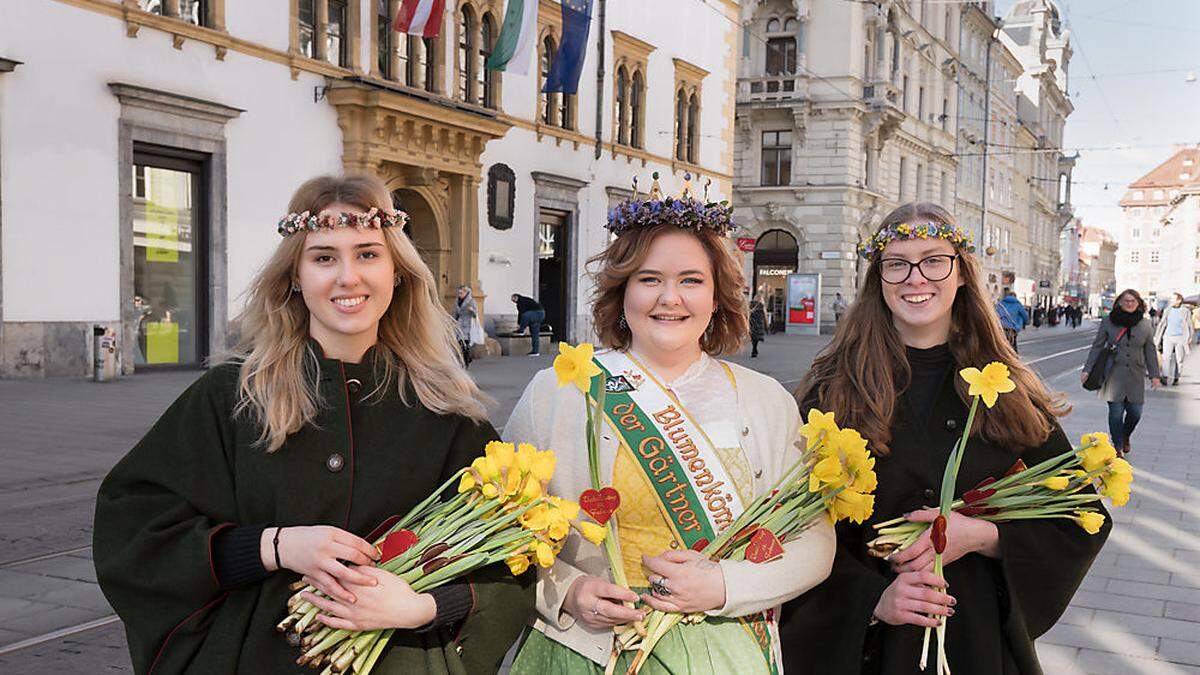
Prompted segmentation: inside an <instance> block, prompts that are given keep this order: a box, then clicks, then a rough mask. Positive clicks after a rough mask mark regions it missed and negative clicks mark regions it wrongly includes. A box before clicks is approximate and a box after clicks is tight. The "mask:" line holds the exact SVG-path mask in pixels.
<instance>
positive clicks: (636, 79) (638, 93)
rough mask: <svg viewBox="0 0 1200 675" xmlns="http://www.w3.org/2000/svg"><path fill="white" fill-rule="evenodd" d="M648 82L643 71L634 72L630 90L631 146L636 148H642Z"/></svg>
mask: <svg viewBox="0 0 1200 675" xmlns="http://www.w3.org/2000/svg"><path fill="white" fill-rule="evenodd" d="M645 101H646V81H645V78H643V77H642V71H640V70H638V71H634V73H633V86H632V87H630V89H629V144H630V145H632V146H633V147H635V148H640V147H642V136H643V133H642V124H643V120H645V119H646V111H645V110H643V107H644V106H645V105H646V103H645Z"/></svg>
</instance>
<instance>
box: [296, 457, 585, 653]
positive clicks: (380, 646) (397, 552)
mask: <svg viewBox="0 0 1200 675" xmlns="http://www.w3.org/2000/svg"><path fill="white" fill-rule="evenodd" d="M555 463H556V458H555V456H554V453H553V452H552V451H549V450H546V451H539V450H537V449H536V448H534V447H533V446H532V445H529V444H527V443H521V444H520V445H518V446H515V447H514V445H513V444H512V443H501V442H499V441H493V442H491V443H488V444H487V447H486V448H484V455H483V456H482V457H479V458H477V459H476V460H475V461H474V462H472V463H471V466H469V467H467V468H464V469H461V470H459V471H458V472H457V473H455V474H454V476H452V477H451V478H450V480H448V481H446V483H445V484H443V485H442V486H441V487H439V488H438V489H437V490H435V491H434V492H433V493H432V494H431V495H430V496H429V497H428V498H426V499H425V501H423V502H421V503H420V504H418V505H417V506H416V507H415V508H413V510H412V511H410V512H409V513H408V515H406V516H404V517H403V518H401V519H400V520H399V521H398V522H397V523H396V524H395V525H393V526H392V527H391V528H389V530H388V531H387V533H386V534H385V535H384V536H383V537H380V538H379V539H378V540H377V541H375V542H373V543H374V544H375V545H376V546H378V547H379V550H380V554H381V558H380V561H379V562H378V563H377V564H376V566H377V567H379V568H380V569H384V570H387V571H388V572H391V573H393V574H395V575H397V576H399V577H400V578H401V579H404V581H406V582H408V584H409V585H410V586H411V587H412V589H413V590H414V591H417V592H422V591H427V590H429V589H431V588H434V587H436V586H440V585H442V584H445V583H448V582H450V581H452V580H454V579H457V578H459V577H462V576H464V575H466V574H469V573H471V572H473V571H475V570H478V569H480V568H482V567H485V566H487V565H491V564H493V563H497V562H500V561H504V562H505V563H506V564H507V565H508V567H509V569H510V570H511V571H512V573H513V574H514V575H517V574H521V573H523V572H525V570H527V569H528V568H529V566H530V565H531V564H537V565H539V566H541V567H549V566H551V565H552V564H553V563H554V559H555V557H556V556H557V555H558V553H559V552H560V551H561V550H562V546H563V541H564V540H565V539H566V537H567V535H568V534H569V533H570V531H571V529H572V528H574V529H576V530H578V531H579V532H580V533H581V534H582V535H583V536H584V537H586V538H587V539H589V540H590V541H592V542H594V543H597V544H599V543H600V541H602V540H603V538H604V533H605V530H604V528H602V527H600V526H599V525H596V524H595V523H590V522H587V521H582V520H579V505H578V504H576V503H575V502H571V501H568V500H565V499H559V498H558V497H554V496H551V495H549V494H547V493H546V484H547V483H548V482H549V480H550V478H551V476H553V475H554V468H555ZM456 482H457V483H458V489H457V493H456V494H455V495H454V496H453V497H450V498H445V497H444V493H445V492H447V491H448V490H449V488H450V487H451V486H453V485H454V483H456ZM294 588H295V589H296V590H297V592H296V594H295V595H293V596H292V597H291V598H290V599H289V600H288V603H287V606H288V615H287V617H285V618H284V619H283V621H281V622H280V623H279V625H278V626H276V628H277V629H278V630H279V631H280V632H284V633H287V634H288V639H289V641H290V642H291V643H292V644H294V645H296V646H299V647H300V649H301V655H300V657H299V659H298V660H297V663H299V664H301V665H308V666H311V667H313V668H319V667H321V666H325V669H324V670H323V671H322V673H323V675H328V674H331V673H351V672H352V673H357V674H358V675H366V674H367V673H369V672H370V671H371V668H373V667H374V665H375V662H376V661H378V660H379V658H380V656H381V655H382V654H383V650H384V648H386V646H387V643H388V640H389V639H390V638H391V636H392V633H393V632H395V631H394V629H388V630H373V631H361V632H355V631H348V630H335V629H333V628H330V627H329V626H324V625H322V624H321V623H320V622H318V621H317V620H316V616H317V614H318V610H317V608H316V607H315V606H313V605H312V604H311V603H309V602H307V601H305V600H303V599H302V598H301V597H300V596H301V594H302V593H304V592H306V591H307V592H310V593H318V594H319V591H317V590H316V589H315V588H314V587H313V586H310V585H305V584H303V583H297V584H296V585H295V586H294Z"/></svg>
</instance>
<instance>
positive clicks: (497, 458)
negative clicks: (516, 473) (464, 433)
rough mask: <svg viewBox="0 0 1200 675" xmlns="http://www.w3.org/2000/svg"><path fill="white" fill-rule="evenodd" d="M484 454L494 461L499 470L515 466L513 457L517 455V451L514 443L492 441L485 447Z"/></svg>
mask: <svg viewBox="0 0 1200 675" xmlns="http://www.w3.org/2000/svg"><path fill="white" fill-rule="evenodd" d="M483 452H484V455H485V456H486V457H487V458H488V459H490V460H492V463H493V464H495V465H496V468H497V469H507V468H508V467H510V466H512V465H513V456H514V455H515V454H516V449H515V448H514V447H513V444H512V443H504V442H501V441H491V442H490V443H488V444H487V445H486V446H484V448H483Z"/></svg>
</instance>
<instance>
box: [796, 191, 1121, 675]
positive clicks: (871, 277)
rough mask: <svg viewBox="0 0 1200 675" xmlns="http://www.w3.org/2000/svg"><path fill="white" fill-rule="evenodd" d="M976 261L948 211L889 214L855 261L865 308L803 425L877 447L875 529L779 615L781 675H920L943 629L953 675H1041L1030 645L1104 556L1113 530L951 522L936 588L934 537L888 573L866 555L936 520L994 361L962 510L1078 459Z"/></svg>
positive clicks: (843, 547)
mask: <svg viewBox="0 0 1200 675" xmlns="http://www.w3.org/2000/svg"><path fill="white" fill-rule="evenodd" d="M922 233H923V234H924V235H925V236H921V235H922ZM971 250H972V249H971V247H970V243H969V240H967V239H966V236H965V235H964V234H963V233H962V232H961V231H960V230H959V229H958V228H957V227H956V226H955V224H954V222H953V218H952V217H951V216H950V214H949V213H947V212H946V211H945V210H944V209H942V208H941V207H938V206H936V205H934V204H924V203H920V204H908V205H905V206H901V207H900V208H898V209H896V210H895V211H893V212H892V213H891V214H889V215H888V216H887V217H886V218H884V221H883V224H882V225H881V227H880V230H879V232H878V233H877V234H876V235H875V236H874V237H873V238H872V239H871V240H870V242H869V244H868V245H867V246H866V247H864V249H863V250H862V253H863V256H864V257H865V258H867V260H868V261H869V268H868V270H867V275H866V279H865V281H864V284H863V289H862V292H861V293H860V294H859V299H858V301H857V302H855V304H854V306H853V308H851V310H850V312H849V314H848V315H847V316H846V317H845V320H844V321H843V322H842V324H841V326H839V328H838V331H837V333H836V335H835V336H834V339H833V341H832V342H831V343H830V345H829V347H828V348H827V349H826V350H825V351H824V352H822V354H821V355H819V356H818V357H817V359H816V360H815V362H814V363H813V367H812V370H811V371H810V372H809V374H808V375H807V376H806V377H805V380H804V381H803V382H802V383H801V385H800V389H799V391H798V392H797V395H798V397H799V398H800V400H801V402H802V403H801V410H802V411H804V410H807V409H812V408H819V409H821V410H824V411H832V412H834V413H835V414H836V418H837V421H838V423H839V424H840V425H842V426H845V427H853V428H855V429H857V430H859V431H860V432H861V433H862V434H863V436H865V437H866V438H867V439H868V441H869V443H870V448H871V450H872V453H873V454H874V456H875V457H876V464H875V471H876V474H877V475H878V479H879V486H878V488H877V489H876V492H875V509H874V513H873V514H872V516H871V518H870V519H869V520H868V521H867V522H866V523H863V524H861V525H856V524H854V523H851V522H848V521H843V522H841V523H838V525H837V535H838V551H837V555H836V558H835V560H834V564H833V572H832V574H830V576H829V578H828V579H827V580H826V581H825V582H824V583H822V584H821V585H819V586H817V587H816V588H814V589H813V590H811V591H809V592H808V593H805V594H804V595H802V596H800V597H799V598H797V599H795V600H793V601H792V602H791V603H788V604H787V605H785V606H784V610H783V623H782V627H781V633H782V640H783V660H784V669H785V671H786V672H788V673H801V674H802V675H858V674H863V675H867V674H870V675H904V674H906V673H913V674H916V673H919V672H920V671H919V669H918V661H919V659H920V656H921V645H922V633H923V631H924V628H925V627H932V626H936V625H937V623H938V619H937V618H934V617H948V616H952V617H953V619H952V620H950V621H949V623H948V624H947V631H946V650H947V654H948V657H949V663H950V666H951V668H954V669H955V670H956V671H957V672H964V673H971V675H1017V674H1034V673H1041V672H1042V671H1041V666H1040V665H1039V663H1038V658H1037V653H1036V651H1035V649H1034V640H1035V639H1036V638H1037V637H1038V636H1040V635H1042V634H1043V633H1045V632H1046V631H1047V630H1049V628H1050V627H1051V626H1053V625H1054V623H1055V622H1056V621H1057V620H1058V618H1059V617H1060V616H1061V615H1062V613H1063V611H1064V610H1065V609H1066V607H1067V604H1068V602H1069V601H1070V599H1071V596H1072V595H1073V594H1074V593H1075V590H1076V588H1078V586H1079V583H1080V582H1081V581H1082V580H1083V577H1084V574H1085V573H1086V572H1087V569H1088V567H1089V566H1090V565H1091V562H1092V559H1093V558H1094V557H1095V556H1096V554H1097V552H1099V550H1100V547H1101V545H1102V544H1103V543H1104V540H1105V537H1106V536H1107V532H1108V528H1109V527H1110V525H1109V524H1108V522H1107V519H1106V523H1105V529H1104V530H1102V532H1101V533H1100V534H1097V535H1089V534H1087V533H1086V532H1084V531H1083V529H1081V528H1080V527H1079V526H1078V525H1077V524H1075V523H1073V522H1071V521H1069V520H1029V521H1018V522H1010V523H998V524H997V523H991V522H988V521H985V520H981V519H977V518H971V517H968V516H964V515H962V514H959V513H952V514H951V516H950V519H949V523H948V528H947V541H948V547H947V548H946V551H945V556H944V560H945V561H946V562H945V569H944V572H945V574H944V578H941V577H937V576H935V575H934V574H933V573H932V567H933V559H934V552H933V548H932V545H931V544H930V542H929V535H928V533H927V534H925V535H924V536H923V537H922V538H921V539H919V540H918V541H917V542H916V543H914V544H912V545H911V546H909V547H907V548H905V549H903V550H901V551H897V552H895V553H894V554H892V556H891V557H890V559H889V560H883V559H879V558H875V557H872V556H871V555H869V554H868V552H867V543H868V542H869V541H870V540H871V539H873V538H874V536H875V531H874V529H873V528H872V525H873V524H874V523H878V522H882V521H886V520H889V519H892V518H895V517H897V516H902V515H908V516H909V519H910V520H914V521H917V520H919V521H924V522H930V521H932V519H933V516H935V515H936V511H935V510H933V509H931V508H929V507H931V506H933V505H935V504H937V502H938V497H939V494H938V490H939V486H940V484H941V480H942V473H943V470H944V468H945V465H946V460H947V458H948V456H949V454H950V450H951V448H952V446H953V445H954V444H955V443H956V442H957V441H958V439H959V436H960V434H961V433H962V428H961V425H963V424H964V423H965V420H966V417H967V406H968V403H969V398H968V396H967V386H966V383H965V382H963V381H962V380H961V378H960V377H959V376H958V372H959V370H960V369H962V368H965V367H969V366H973V367H980V368H981V367H983V366H984V365H986V364H988V363H989V362H992V361H1000V362H1003V363H1005V364H1006V365H1007V366H1008V367H1009V369H1010V372H1011V374H1012V375H1011V377H1012V380H1013V381H1014V382H1015V383H1016V385H1017V388H1016V390H1015V391H1013V392H1011V393H1008V394H1005V395H1003V396H1001V397H1000V399H999V401H998V402H997V404H996V406H995V407H994V408H991V409H986V410H983V411H981V416H980V417H977V419H976V428H975V429H974V430H973V433H972V435H971V438H970V440H969V441H968V443H967V448H966V452H965V455H964V459H963V462H962V465H961V470H960V473H959V477H958V483H957V485H956V487H955V495H956V496H960V495H961V494H962V493H963V492H965V491H966V490H968V489H970V488H972V487H973V486H975V485H977V484H978V483H979V482H980V481H982V480H983V479H985V478H987V477H993V476H996V477H998V476H1001V475H1003V474H1004V473H1005V472H1006V471H1007V470H1008V469H1009V468H1010V467H1011V466H1012V465H1013V464H1014V463H1015V462H1016V461H1017V460H1018V459H1022V460H1024V461H1025V462H1026V463H1027V464H1030V465H1032V464H1033V463H1035V462H1038V461H1040V460H1042V459H1047V458H1049V457H1052V456H1054V455H1058V454H1061V453H1062V452H1065V451H1067V450H1068V449H1069V448H1070V447H1071V443H1070V442H1069V441H1068V439H1067V438H1066V436H1065V435H1064V434H1063V431H1062V429H1061V428H1060V427H1059V425H1058V422H1057V421H1056V418H1057V417H1059V416H1061V415H1063V414H1065V413H1066V412H1067V409H1066V407H1065V406H1064V405H1063V404H1062V403H1061V400H1060V399H1059V398H1058V397H1055V396H1052V395H1051V394H1050V393H1049V392H1048V391H1047V390H1046V388H1045V387H1044V385H1043V384H1042V382H1041V381H1040V380H1039V379H1038V377H1037V375H1035V374H1034V373H1033V372H1032V371H1031V370H1030V369H1029V368H1027V367H1026V366H1025V365H1023V364H1022V363H1021V361H1020V360H1019V359H1018V357H1017V355H1016V353H1015V352H1014V351H1013V349H1012V347H1011V346H1010V345H1009V344H1008V342H1007V340H1006V339H1005V337H1004V333H1003V332H1002V331H1001V328H1000V324H999V321H998V320H997V318H996V315H995V312H994V311H992V308H991V303H990V302H989V300H988V295H987V291H986V289H985V287H984V285H983V283H982V281H981V271H980V265H979V262H978V261H977V260H976V259H975V257H974V256H973V255H972V254H971ZM947 583H948V587H947ZM931 615H932V616H931Z"/></svg>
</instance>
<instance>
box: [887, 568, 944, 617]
mask: <svg viewBox="0 0 1200 675" xmlns="http://www.w3.org/2000/svg"><path fill="white" fill-rule="evenodd" d="M945 588H946V580H945V579H943V578H941V577H939V576H937V575H936V574H933V573H932V572H904V573H902V574H900V575H899V576H897V577H896V578H895V579H893V580H892V583H891V585H889V586H888V587H887V588H886V589H885V590H884V591H883V595H881V596H880V597H879V602H878V603H876V605H875V612H874V614H875V618H877V619H879V620H880V621H882V622H884V623H886V624H889V625H892V626H899V625H902V624H906V623H907V624H912V625H914V626H924V627H926V628H936V627H937V626H938V624H940V623H941V619H937V618H934V617H932V616H927V615H930V614H932V615H936V616H953V615H954V604H955V603H957V602H958V601H957V600H955V599H954V598H953V597H951V596H949V595H946V594H945V593H943V592H942V591H940V590H936V589H945Z"/></svg>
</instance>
